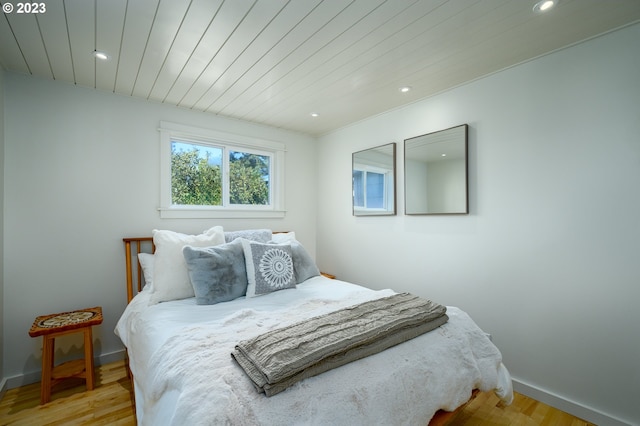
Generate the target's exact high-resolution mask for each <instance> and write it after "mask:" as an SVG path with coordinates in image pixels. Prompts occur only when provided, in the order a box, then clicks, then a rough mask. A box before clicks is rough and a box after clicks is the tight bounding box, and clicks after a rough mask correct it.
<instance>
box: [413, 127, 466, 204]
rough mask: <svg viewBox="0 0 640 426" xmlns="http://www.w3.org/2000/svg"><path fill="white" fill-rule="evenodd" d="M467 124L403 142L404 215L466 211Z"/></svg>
mask: <svg viewBox="0 0 640 426" xmlns="http://www.w3.org/2000/svg"><path fill="white" fill-rule="evenodd" d="M467 139H468V126H467V125H466V124H463V125H461V126H456V127H452V128H450V129H446V130H441V131H438V132H434V133H428V134H426V135H421V136H416V137H414V138H410V139H405V141H404V186H405V191H404V200H405V206H404V211H405V214H408V215H424V214H468V213H469V190H468V186H469V181H468V179H469V178H468V160H467V145H468V143H467Z"/></svg>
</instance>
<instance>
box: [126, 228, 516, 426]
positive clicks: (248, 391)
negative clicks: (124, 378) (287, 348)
mask: <svg viewBox="0 0 640 426" xmlns="http://www.w3.org/2000/svg"><path fill="white" fill-rule="evenodd" d="M129 240H149V239H148V238H147V239H129ZM125 242H126V240H125ZM128 248H129V247H128ZM129 253H130V251H129ZM127 262H128V264H129V265H130V263H131V260H130V259H129V260H128V261H127ZM130 269H131V268H128V275H131V270H130ZM390 294H393V291H392V290H383V291H373V290H370V289H367V288H364V287H361V286H357V285H354V284H350V283H347V282H343V281H340V280H337V279H329V278H327V277H324V276H315V277H313V278H309V279H307V280H305V281H304V282H302V283H300V284H298V285H297V286H296V288H292V289H286V290H282V291H276V292H273V293H269V294H265V295H262V296H259V297H253V298H245V297H241V298H237V299H234V300H232V301H227V302H223V303H217V304H212V305H198V304H196V299H195V298H194V297H190V298H184V299H179V300H172V301H165V302H161V303H155V301H154V300H153V291H151V290H148V289H147V290H142V291H140V292H139V293H138V294H137V295H136V296H135V297H133V298H132V300H131V302H130V303H129V304H128V306H127V308H126V310H125V312H124V313H123V315H122V317H121V318H120V320H119V322H118V324H117V327H116V334H117V335H118V336H120V338H121V339H122V341H123V343H124V345H125V346H126V348H127V352H128V356H129V365H130V369H131V372H132V375H133V379H134V389H135V403H136V415H137V418H138V424H140V425H163V424H173V425H184V424H189V425H218V424H232V425H282V424H288V425H297V424H305V425H306V424H316V425H327V424H332V425H340V424H350V425H354V424H355V425H357V424H363V425H365V424H366V425H372V424H407V425H413V424H416V425H427V424H428V423H429V420H430V419H431V418H432V417H433V415H434V414H435V413H436V412H437V411H438V410H441V409H443V410H447V411H453V410H455V409H456V408H458V407H459V406H461V405H462V404H464V403H465V402H467V400H468V399H469V398H470V397H471V395H472V391H473V390H474V389H479V390H480V391H495V392H496V394H497V395H498V396H499V397H500V398H501V399H502V401H503V402H504V403H505V404H509V403H510V402H511V399H512V388H511V379H510V376H509V373H508V371H507V369H506V368H505V367H504V365H503V364H502V357H501V354H500V352H499V350H498V349H497V348H496V347H495V346H494V345H493V344H492V343H491V341H490V340H489V339H488V338H487V336H486V335H485V334H484V333H483V332H482V330H480V328H479V327H478V326H477V325H476V324H475V323H474V322H473V320H472V319H471V318H470V317H469V316H468V315H467V314H466V313H465V312H463V311H461V310H460V309H458V308H455V307H447V315H448V316H449V321H448V322H447V323H446V324H444V325H442V326H441V327H439V328H437V329H435V330H433V331H431V332H428V333H426V334H423V335H421V336H418V337H416V338H414V339H411V340H409V341H407V342H405V343H402V344H400V345H397V346H394V347H392V348H390V349H387V350H385V351H383V352H381V353H378V354H375V355H372V356H369V357H367V358H364V359H361V360H359V361H355V362H352V363H349V364H347V365H343V366H341V367H339V368H336V369H333V370H330V371H328V372H325V373H322V374H320V375H317V376H315V377H311V378H308V379H305V380H303V381H301V382H298V383H296V384H294V385H293V386H291V387H290V388H288V389H287V390H285V391H284V392H281V393H279V394H277V395H274V396H271V397H266V396H265V395H264V394H261V393H258V392H257V391H256V389H255V387H254V386H253V384H252V383H251V381H250V380H249V379H248V377H247V376H246V375H245V373H244V372H243V370H242V369H241V368H240V367H239V366H238V365H237V364H236V363H235V361H234V360H233V359H232V357H231V355H230V354H231V352H232V351H233V349H234V346H235V344H236V343H238V342H239V341H240V340H243V339H247V338H251V337H253V336H256V335H258V334H260V333H263V332H266V331H268V330H271V329H274V328H278V327H282V326H285V325H287V324H291V323H294V322H298V321H300V320H301V319H304V318H311V317H315V316H318V315H321V314H324V313H328V312H331V311H334V310H337V309H340V308H343V307H346V306H351V305H354V304H357V303H360V302H364V301H367V300H372V299H376V298H380V297H384V296H387V295H390Z"/></svg>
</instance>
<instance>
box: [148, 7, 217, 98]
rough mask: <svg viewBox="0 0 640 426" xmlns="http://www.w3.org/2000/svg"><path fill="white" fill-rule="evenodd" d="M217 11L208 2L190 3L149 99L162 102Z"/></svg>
mask: <svg viewBox="0 0 640 426" xmlns="http://www.w3.org/2000/svg"><path fill="white" fill-rule="evenodd" d="M217 10H218V5H217V4H212V2H210V1H208V0H195V1H193V2H192V3H191V5H190V7H189V10H188V11H187V13H186V14H185V17H184V21H183V22H182V23H181V25H180V28H179V29H178V33H177V34H176V37H175V40H174V41H173V43H172V44H171V48H170V50H169V53H168V54H167V56H166V58H165V60H164V62H163V64H162V67H161V68H160V72H159V73H158V75H157V77H156V78H155V81H154V83H153V86H152V88H151V92H150V93H149V96H148V98H149V99H154V100H159V101H162V100H163V99H164V98H165V97H166V95H167V93H168V92H169V90H170V89H171V87H172V86H173V83H174V82H175V81H176V79H177V78H178V76H179V75H180V72H181V71H182V69H183V68H184V66H185V64H186V63H187V61H188V60H189V58H190V57H191V55H192V54H193V51H194V49H195V48H196V47H197V46H198V43H200V41H201V40H202V37H203V34H204V33H205V32H206V30H207V29H208V28H210V26H211V25H212V15H214V14H215V12H216V11H217Z"/></svg>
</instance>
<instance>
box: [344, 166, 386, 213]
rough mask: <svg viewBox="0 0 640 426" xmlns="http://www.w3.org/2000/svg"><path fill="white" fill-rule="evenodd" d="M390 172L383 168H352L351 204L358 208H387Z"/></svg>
mask: <svg viewBox="0 0 640 426" xmlns="http://www.w3.org/2000/svg"><path fill="white" fill-rule="evenodd" d="M391 179H392V173H391V172H390V171H384V170H375V171H374V170H366V167H362V168H358V167H357V166H355V168H354V170H353V206H354V208H355V209H359V210H381V209H385V210H386V208H387V204H388V196H387V194H388V191H389V188H390V185H391V184H392V182H391Z"/></svg>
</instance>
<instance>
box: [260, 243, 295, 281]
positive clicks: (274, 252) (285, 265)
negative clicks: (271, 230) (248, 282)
mask: <svg viewBox="0 0 640 426" xmlns="http://www.w3.org/2000/svg"><path fill="white" fill-rule="evenodd" d="M260 273H261V274H262V277H263V278H264V280H265V281H266V282H267V283H268V284H269V285H270V286H272V287H274V288H283V287H286V286H287V285H288V284H289V283H290V282H291V279H292V278H293V261H292V260H291V256H290V255H289V254H288V253H287V252H286V251H284V250H281V249H271V250H267V251H266V252H265V253H264V254H263V255H262V257H261V258H260Z"/></svg>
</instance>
